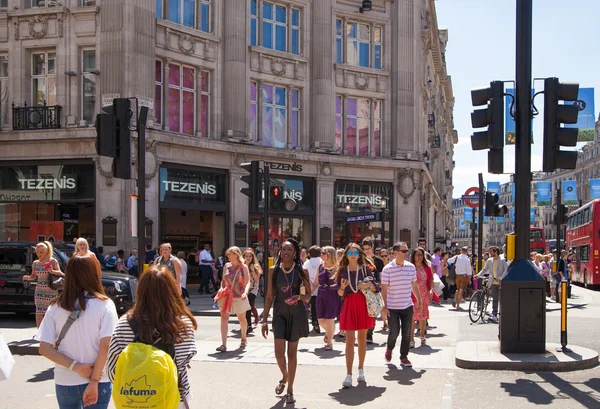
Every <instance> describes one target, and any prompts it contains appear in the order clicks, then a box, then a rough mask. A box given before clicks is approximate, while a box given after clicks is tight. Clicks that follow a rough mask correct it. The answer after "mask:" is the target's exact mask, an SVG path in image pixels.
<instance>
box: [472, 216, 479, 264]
mask: <svg viewBox="0 0 600 409" xmlns="http://www.w3.org/2000/svg"><path fill="white" fill-rule="evenodd" d="M476 231H477V230H475V209H472V211H471V252H472V253H473V254H475V234H476V233H475V232H476ZM477 257H478V258H479V257H481V254H478V255H477Z"/></svg>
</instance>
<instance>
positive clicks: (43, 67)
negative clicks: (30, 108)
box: [31, 51, 56, 106]
mask: <svg viewBox="0 0 600 409" xmlns="http://www.w3.org/2000/svg"><path fill="white" fill-rule="evenodd" d="M55 62H56V52H54V51H51V52H42V53H34V54H32V55H31V64H32V65H31V91H32V100H33V105H44V104H46V105H48V106H53V105H56V64H55Z"/></svg>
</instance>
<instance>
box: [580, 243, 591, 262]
mask: <svg viewBox="0 0 600 409" xmlns="http://www.w3.org/2000/svg"><path fill="white" fill-rule="evenodd" d="M579 261H590V245H589V244H587V245H585V246H581V247H580V248H579Z"/></svg>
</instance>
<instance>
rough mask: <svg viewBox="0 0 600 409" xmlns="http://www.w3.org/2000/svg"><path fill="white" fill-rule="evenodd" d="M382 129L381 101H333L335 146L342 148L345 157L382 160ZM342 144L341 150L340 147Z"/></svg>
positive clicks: (348, 99)
mask: <svg viewBox="0 0 600 409" xmlns="http://www.w3.org/2000/svg"><path fill="white" fill-rule="evenodd" d="M343 123H344V124H345V125H343ZM382 126H383V102H382V101H380V100H376V99H370V98H355V97H342V96H337V97H336V143H338V147H341V148H343V150H344V153H346V154H348V155H352V156H375V157H379V156H381V141H382ZM342 134H343V135H342ZM341 141H343V146H341V145H340V142H341Z"/></svg>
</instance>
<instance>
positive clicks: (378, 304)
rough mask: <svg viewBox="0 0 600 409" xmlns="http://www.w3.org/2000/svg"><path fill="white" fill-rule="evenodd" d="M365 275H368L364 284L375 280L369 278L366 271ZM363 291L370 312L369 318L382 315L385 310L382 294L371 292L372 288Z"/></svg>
mask: <svg viewBox="0 0 600 409" xmlns="http://www.w3.org/2000/svg"><path fill="white" fill-rule="evenodd" d="M363 273H364V274H365V275H366V277H365V279H364V280H363V281H362V282H363V283H370V281H372V280H373V277H372V276H369V275H368V274H367V273H366V272H365V270H364V269H363ZM361 291H362V293H363V294H364V295H365V299H366V300H367V310H368V311H369V317H373V318H375V317H377V316H378V315H379V314H381V310H383V307H384V306H385V304H384V302H383V296H382V295H381V292H376V293H374V292H373V291H371V289H370V288H367V289H364V290H361Z"/></svg>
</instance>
